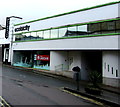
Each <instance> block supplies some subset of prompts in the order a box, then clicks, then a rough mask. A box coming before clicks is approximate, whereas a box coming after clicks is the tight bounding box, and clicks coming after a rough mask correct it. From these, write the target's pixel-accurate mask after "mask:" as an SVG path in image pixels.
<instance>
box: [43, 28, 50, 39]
mask: <svg viewBox="0 0 120 107" xmlns="http://www.w3.org/2000/svg"><path fill="white" fill-rule="evenodd" d="M46 38H50V30H46V31H44V39H46Z"/></svg>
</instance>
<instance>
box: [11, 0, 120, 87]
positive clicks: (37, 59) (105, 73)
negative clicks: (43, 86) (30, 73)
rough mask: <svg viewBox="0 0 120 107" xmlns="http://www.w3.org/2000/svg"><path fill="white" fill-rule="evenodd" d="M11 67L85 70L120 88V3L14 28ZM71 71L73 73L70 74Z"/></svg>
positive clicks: (82, 75) (87, 74) (20, 24)
mask: <svg viewBox="0 0 120 107" xmlns="http://www.w3.org/2000/svg"><path fill="white" fill-rule="evenodd" d="M13 39H14V42H13V43H12V53H13V54H12V56H11V64H12V65H14V66H23V67H32V68H38V69H46V70H51V71H56V72H57V71H61V72H63V71H70V72H72V68H73V67H75V66H79V67H80V68H81V79H82V80H88V76H89V72H90V71H93V70H94V71H97V72H100V73H101V74H102V77H103V84H106V85H111V86H115V87H120V43H119V42H120V1H118V2H112V3H108V4H103V5H98V6H94V7H90V8H85V9H80V10H76V11H72V12H68V13H63V14H59V15H54V16H49V17H45V18H41V19H37V20H32V21H28V22H23V23H18V24H15V25H14V38H13ZM70 72H69V73H70Z"/></svg>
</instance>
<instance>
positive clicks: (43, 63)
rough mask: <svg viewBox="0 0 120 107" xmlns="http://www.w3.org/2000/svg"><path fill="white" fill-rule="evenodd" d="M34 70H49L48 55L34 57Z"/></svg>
mask: <svg viewBox="0 0 120 107" xmlns="http://www.w3.org/2000/svg"><path fill="white" fill-rule="evenodd" d="M34 68H38V69H46V70H49V69H50V55H37V54H35V55H34Z"/></svg>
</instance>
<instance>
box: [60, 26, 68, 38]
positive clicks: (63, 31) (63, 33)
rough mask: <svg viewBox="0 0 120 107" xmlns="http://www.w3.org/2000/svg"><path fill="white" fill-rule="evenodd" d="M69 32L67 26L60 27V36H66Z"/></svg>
mask: <svg viewBox="0 0 120 107" xmlns="http://www.w3.org/2000/svg"><path fill="white" fill-rule="evenodd" d="M66 33H67V28H60V29H59V37H65V36H66Z"/></svg>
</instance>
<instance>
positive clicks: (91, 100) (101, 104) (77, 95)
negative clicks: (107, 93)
mask: <svg viewBox="0 0 120 107" xmlns="http://www.w3.org/2000/svg"><path fill="white" fill-rule="evenodd" d="M60 90H62V91H64V92H66V93H69V94H72V95H74V96H76V97H79V98H82V99H84V100H88V101H90V102H93V103H95V104H97V105H100V106H105V105H104V104H103V103H101V102H98V101H96V100H93V99H90V98H87V97H84V96H81V95H79V94H76V93H73V92H70V91H67V90H65V89H63V88H60Z"/></svg>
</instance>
